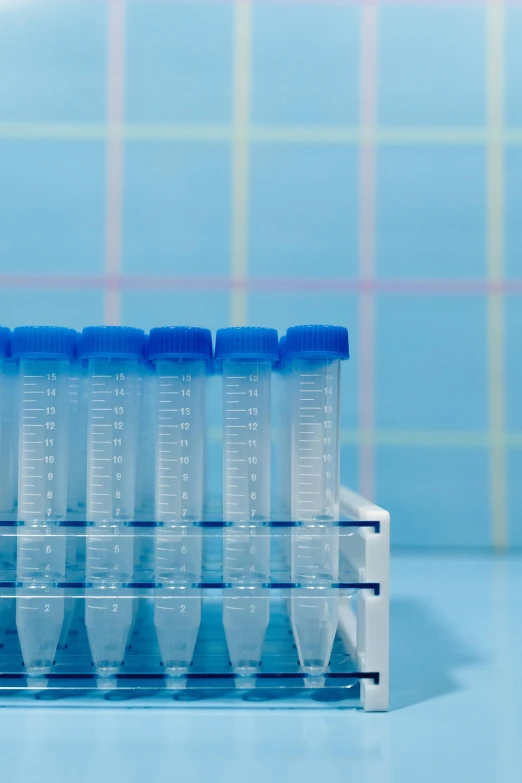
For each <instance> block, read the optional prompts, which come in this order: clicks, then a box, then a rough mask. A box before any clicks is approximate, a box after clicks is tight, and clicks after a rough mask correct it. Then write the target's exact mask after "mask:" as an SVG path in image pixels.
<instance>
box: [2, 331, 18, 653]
mask: <svg viewBox="0 0 522 783" xmlns="http://www.w3.org/2000/svg"><path fill="white" fill-rule="evenodd" d="M10 343H11V332H10V331H9V329H7V328H6V327H0V475H1V477H2V480H1V482H0V581H2V582H7V583H9V582H11V583H14V582H15V581H16V528H15V527H14V518H13V512H14V508H15V501H16V493H13V489H12V483H11V476H12V473H13V467H12V462H13V456H14V448H13V441H14V440H15V439H18V432H17V431H16V429H15V423H16V421H17V416H16V413H15V411H16V409H17V405H16V403H17V402H18V397H17V398H16V402H15V400H14V395H13V389H12V386H11V375H12V374H10V373H9V369H10V365H11V364H12V363H13V362H12V361H11V360H10V359H9V358H8V357H9V355H10V348H11V346H10ZM14 625H15V622H14V589H13V587H4V588H1V590H0V647H1V646H2V644H3V637H4V635H5V633H6V632H7V631H10V630H12V629H13V628H14Z"/></svg>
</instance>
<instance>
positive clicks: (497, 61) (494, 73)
mask: <svg viewBox="0 0 522 783" xmlns="http://www.w3.org/2000/svg"><path fill="white" fill-rule="evenodd" d="M486 13H487V28H486V29H487V33H486V34H487V59H486V89H487V113H488V127H489V128H490V134H489V143H488V148H487V205H488V206H487V263H488V270H487V271H488V279H489V280H490V281H493V282H498V281H501V280H503V277H504V149H503V145H502V125H503V103H504V91H503V77H504V74H503V58H504V10H503V8H502V5H501V4H500V3H494V4H490V5H488V7H487V10H486ZM504 348H505V340H504V303H503V297H502V294H500V293H499V292H494V291H492V292H490V294H489V295H488V342H487V351H488V370H489V373H488V375H489V427H490V433H491V451H490V465H491V467H490V485H491V525H492V537H493V545H494V547H495V549H499V550H500V549H505V548H506V547H507V544H508V519H507V515H508V507H507V490H506V454H505V442H504V433H505V401H504V397H505V384H504V380H505V378H504V375H505V368H504Z"/></svg>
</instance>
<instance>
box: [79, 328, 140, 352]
mask: <svg viewBox="0 0 522 783" xmlns="http://www.w3.org/2000/svg"><path fill="white" fill-rule="evenodd" d="M144 343H145V333H144V331H143V329H135V328H134V327H133V326H86V327H85V329H84V330H83V332H82V333H81V336H80V344H79V349H78V353H79V355H80V356H81V357H82V358H84V359H87V358H89V357H94V356H97V357H100V358H104V359H140V358H143V348H144Z"/></svg>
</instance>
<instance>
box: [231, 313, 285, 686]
mask: <svg viewBox="0 0 522 783" xmlns="http://www.w3.org/2000/svg"><path fill="white" fill-rule="evenodd" d="M277 355H278V343H277V332H275V330H272V329H256V328H253V327H250V328H249V327H246V328H244V329H241V328H239V329H223V330H220V331H218V334H217V337H216V358H218V359H220V360H221V361H222V374H223V433H224V437H223V519H224V521H225V522H226V523H228V525H227V527H225V528H224V530H223V582H224V583H225V585H226V587H225V589H224V590H223V625H224V629H225V635H226V639H227V644H228V651H229V655H230V660H231V663H232V666H233V667H234V669H235V671H236V672H237V673H238V674H240V675H249V674H253V673H254V672H255V671H256V670H257V669H258V668H259V666H260V664H261V658H262V652H263V646H264V641H265V635H266V630H267V627H268V621H269V617H270V598H269V595H268V593H267V591H266V588H264V585H266V583H267V582H269V580H270V527H269V526H268V524H267V523H268V522H269V521H270V464H271V462H270V449H271V442H270V376H271V368H272V363H273V361H274V360H275V359H276V358H277Z"/></svg>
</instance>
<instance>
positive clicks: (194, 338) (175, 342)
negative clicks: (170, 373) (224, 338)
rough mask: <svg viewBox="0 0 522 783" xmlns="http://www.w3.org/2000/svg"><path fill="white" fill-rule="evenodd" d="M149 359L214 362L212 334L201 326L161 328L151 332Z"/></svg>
mask: <svg viewBox="0 0 522 783" xmlns="http://www.w3.org/2000/svg"><path fill="white" fill-rule="evenodd" d="M148 357H149V359H151V360H154V359H204V360H205V361H206V362H210V361H212V334H211V333H210V329H203V328H201V327H199V326H159V327H156V328H155V329H151V330H150V335H149V345H148Z"/></svg>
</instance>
